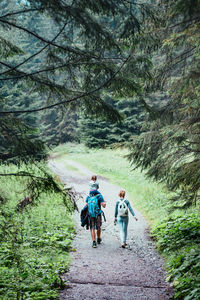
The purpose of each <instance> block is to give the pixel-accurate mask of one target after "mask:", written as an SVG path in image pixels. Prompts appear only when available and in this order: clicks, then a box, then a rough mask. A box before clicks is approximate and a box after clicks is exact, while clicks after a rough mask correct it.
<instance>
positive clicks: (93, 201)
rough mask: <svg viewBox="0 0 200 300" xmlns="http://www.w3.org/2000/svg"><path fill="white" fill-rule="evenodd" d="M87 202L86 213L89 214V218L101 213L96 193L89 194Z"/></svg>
mask: <svg viewBox="0 0 200 300" xmlns="http://www.w3.org/2000/svg"><path fill="white" fill-rule="evenodd" d="M87 204H88V214H89V216H90V217H91V218H96V217H97V216H98V215H99V214H100V213H101V209H100V206H99V199H98V195H96V196H89V197H88V201H87Z"/></svg>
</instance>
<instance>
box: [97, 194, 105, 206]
mask: <svg viewBox="0 0 200 300" xmlns="http://www.w3.org/2000/svg"><path fill="white" fill-rule="evenodd" d="M97 197H98V199H99V203H100V205H101V206H103V208H105V207H106V202H105V200H104V198H103V196H102V195H101V194H98V195H97Z"/></svg>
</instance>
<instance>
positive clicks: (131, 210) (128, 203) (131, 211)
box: [126, 200, 138, 221]
mask: <svg viewBox="0 0 200 300" xmlns="http://www.w3.org/2000/svg"><path fill="white" fill-rule="evenodd" d="M126 201H127V206H128V209H129V210H130V213H131V214H132V216H133V217H134V218H135V220H136V221H137V220H138V219H137V218H136V216H135V213H134V211H133V209H132V207H131V205H130V202H129V201H128V200H126Z"/></svg>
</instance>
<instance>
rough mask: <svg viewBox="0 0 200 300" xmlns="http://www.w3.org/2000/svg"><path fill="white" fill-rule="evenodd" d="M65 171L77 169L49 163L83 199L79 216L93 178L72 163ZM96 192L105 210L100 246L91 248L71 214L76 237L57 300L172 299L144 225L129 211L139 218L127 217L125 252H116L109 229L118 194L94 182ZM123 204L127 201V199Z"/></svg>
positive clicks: (103, 183) (116, 231)
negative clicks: (64, 285)
mask: <svg viewBox="0 0 200 300" xmlns="http://www.w3.org/2000/svg"><path fill="white" fill-rule="evenodd" d="M66 163H67V165H71V166H73V167H76V168H77V169H78V172H74V171H71V170H70V171H68V170H67V169H66V168H65V167H64V164H63V163H61V162H58V161H56V160H51V161H50V162H49V166H50V168H51V169H52V170H53V172H54V173H56V174H57V175H58V176H59V177H60V179H61V181H62V182H63V183H64V184H66V185H67V186H73V187H74V189H75V190H76V192H77V193H79V194H80V195H81V196H82V198H81V199H80V200H79V202H78V207H79V209H80V210H81V209H82V208H83V206H84V205H85V198H86V196H87V194H88V191H89V180H90V176H91V175H92V172H91V171H89V170H88V169H87V168H85V167H83V166H82V165H80V164H78V163H77V162H74V161H69V160H66ZM98 181H99V185H100V189H99V190H100V192H101V193H102V194H103V197H104V199H105V201H106V202H107V206H106V208H105V209H104V213H105V215H106V222H103V225H102V243H101V244H100V245H98V247H97V248H95V249H94V248H92V241H91V237H90V232H89V230H86V229H85V228H83V227H81V225H80V212H79V213H78V212H75V214H74V220H75V224H76V232H77V234H76V237H75V239H74V241H73V248H75V249H76V252H73V253H72V258H73V262H72V264H71V266H70V269H69V272H68V273H66V274H64V275H63V279H65V280H67V281H68V286H67V287H66V288H65V289H64V290H63V291H61V293H60V299H61V300H64V299H68V300H72V299H73V300H83V299H84V300H89V299H97V300H103V299H104V300H143V299H145V300H146V299H148V300H167V299H173V289H172V287H170V285H169V283H167V282H166V281H165V276H166V272H165V271H164V269H163V259H162V258H161V257H160V256H159V254H158V253H157V251H156V249H155V245H154V243H153V241H152V240H151V239H150V237H149V234H148V227H147V224H146V222H145V219H144V218H143V216H142V215H141V213H140V212H139V211H137V210H136V209H134V203H133V204H132V207H133V209H134V212H135V214H136V216H137V218H138V221H137V222H136V221H135V220H134V218H133V217H132V216H131V215H130V216H129V225H128V239H127V244H128V246H127V248H125V249H123V248H121V242H120V238H119V228H118V225H116V226H114V224H113V222H114V208H115V203H116V200H117V199H118V196H117V195H118V192H119V190H120V189H121V188H123V187H119V186H115V185H113V184H111V183H110V182H109V181H108V180H107V179H106V178H103V177H100V176H98ZM127 198H128V195H127Z"/></svg>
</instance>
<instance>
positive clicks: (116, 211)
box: [115, 201, 119, 221]
mask: <svg viewBox="0 0 200 300" xmlns="http://www.w3.org/2000/svg"><path fill="white" fill-rule="evenodd" d="M118 204H119V202H118V201H117V202H116V205H115V221H116V220H117V215H118Z"/></svg>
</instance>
